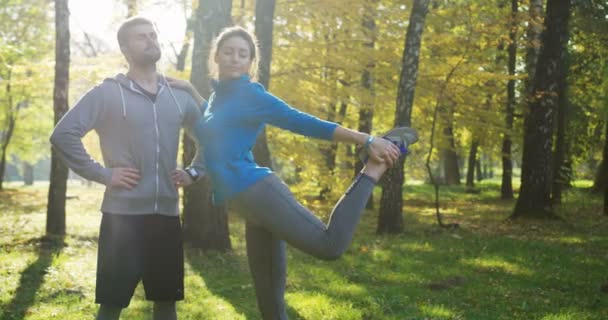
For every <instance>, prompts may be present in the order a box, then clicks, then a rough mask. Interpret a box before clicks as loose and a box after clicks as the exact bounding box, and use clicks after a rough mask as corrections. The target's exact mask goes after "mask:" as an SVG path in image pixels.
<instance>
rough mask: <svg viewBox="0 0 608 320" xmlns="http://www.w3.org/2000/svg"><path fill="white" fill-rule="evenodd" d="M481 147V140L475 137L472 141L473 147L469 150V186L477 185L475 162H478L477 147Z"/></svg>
mask: <svg viewBox="0 0 608 320" xmlns="http://www.w3.org/2000/svg"><path fill="white" fill-rule="evenodd" d="M478 148H479V141H478V140H477V139H473V142H471V149H470V150H469V163H468V165H467V187H469V188H474V187H475V163H477V149H478Z"/></svg>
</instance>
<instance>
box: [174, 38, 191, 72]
mask: <svg viewBox="0 0 608 320" xmlns="http://www.w3.org/2000/svg"><path fill="white" fill-rule="evenodd" d="M188 50H190V37H189V36H187V35H186V37H185V38H184V43H183V44H182V48H181V49H180V50H179V54H178V55H177V61H176V62H175V69H176V70H178V71H184V70H185V69H186V57H187V56H188Z"/></svg>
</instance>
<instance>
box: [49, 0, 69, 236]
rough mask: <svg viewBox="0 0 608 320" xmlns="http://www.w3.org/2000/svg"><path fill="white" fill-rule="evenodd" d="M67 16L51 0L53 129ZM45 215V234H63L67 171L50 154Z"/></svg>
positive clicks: (63, 85) (62, 89) (62, 83)
mask: <svg viewBox="0 0 608 320" xmlns="http://www.w3.org/2000/svg"><path fill="white" fill-rule="evenodd" d="M69 21H70V12H69V9H68V0H55V39H56V40H55V88H54V90H53V109H54V113H55V122H54V123H55V125H56V124H57V122H59V120H60V119H61V118H62V117H63V115H64V114H65V113H66V112H67V111H68V88H69V78H70V77H69V75H70V25H69ZM50 180H51V181H50V185H49V194H48V202H47V212H46V233H47V234H57V235H64V234H65V194H66V191H67V180H68V168H67V167H66V166H65V164H63V162H62V161H61V160H60V159H59V157H58V155H57V153H56V152H55V150H52V151H51V177H50Z"/></svg>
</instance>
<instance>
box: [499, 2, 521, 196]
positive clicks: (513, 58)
mask: <svg viewBox="0 0 608 320" xmlns="http://www.w3.org/2000/svg"><path fill="white" fill-rule="evenodd" d="M517 1H518V0H511V21H510V23H509V30H510V31H509V47H508V49H507V51H508V53H509V61H508V72H509V77H511V79H509V81H508V82H507V106H506V108H505V129H506V132H505V135H504V138H503V140H502V183H501V185H500V198H501V199H503V200H509V199H513V183H512V180H513V161H512V159H511V155H512V154H511V145H512V141H511V132H512V130H513V114H514V113H515V79H513V77H514V76H515V63H516V62H517V25H518V21H517V12H518V2H517Z"/></svg>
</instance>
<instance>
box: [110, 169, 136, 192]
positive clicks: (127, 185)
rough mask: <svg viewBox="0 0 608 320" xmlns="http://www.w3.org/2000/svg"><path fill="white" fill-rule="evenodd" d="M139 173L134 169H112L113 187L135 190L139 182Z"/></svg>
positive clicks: (111, 184)
mask: <svg viewBox="0 0 608 320" xmlns="http://www.w3.org/2000/svg"><path fill="white" fill-rule="evenodd" d="M139 178H140V177H139V171H137V169H133V168H112V181H111V183H110V186H111V187H118V188H124V189H129V190H131V189H133V188H135V186H136V185H137V183H138V182H139Z"/></svg>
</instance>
